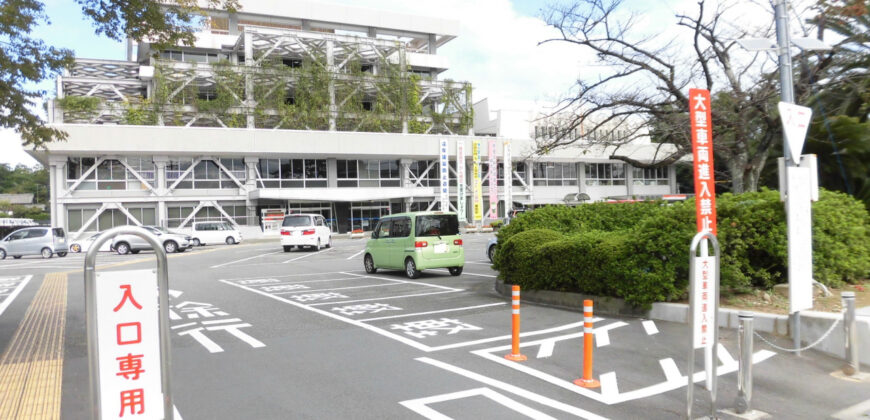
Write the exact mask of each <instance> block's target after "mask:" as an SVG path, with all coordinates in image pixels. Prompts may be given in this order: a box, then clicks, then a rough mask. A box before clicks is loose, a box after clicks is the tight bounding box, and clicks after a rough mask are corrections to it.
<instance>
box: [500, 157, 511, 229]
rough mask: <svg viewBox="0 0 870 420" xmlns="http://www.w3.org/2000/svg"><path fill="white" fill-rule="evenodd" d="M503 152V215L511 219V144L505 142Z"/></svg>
mask: <svg viewBox="0 0 870 420" xmlns="http://www.w3.org/2000/svg"><path fill="white" fill-rule="evenodd" d="M503 146H504V150H503V151H502V155H501V156H502V160H503V161H502V164H503V165H504V215H505V217H511V210H513V208H514V196H513V191H512V190H513V184H514V166H513V163H511V142H510V140H505V141H504V143H503Z"/></svg>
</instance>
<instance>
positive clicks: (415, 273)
mask: <svg viewBox="0 0 870 420" xmlns="http://www.w3.org/2000/svg"><path fill="white" fill-rule="evenodd" d="M405 275H406V276H408V278H409V279H416V278H417V277H420V270H418V269H417V264H416V263H415V262H414V259H413V258H410V257H409V258H408V259H406V260H405Z"/></svg>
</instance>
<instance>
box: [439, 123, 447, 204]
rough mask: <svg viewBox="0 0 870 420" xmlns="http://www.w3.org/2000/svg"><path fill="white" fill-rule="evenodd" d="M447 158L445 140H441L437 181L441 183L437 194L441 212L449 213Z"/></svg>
mask: <svg viewBox="0 0 870 420" xmlns="http://www.w3.org/2000/svg"><path fill="white" fill-rule="evenodd" d="M447 156H448V154H447V139H441V141H440V142H439V143H438V157H439V158H440V165H438V166H439V167H438V179H439V180H440V181H441V182H440V184H439V187H438V192H439V193H440V194H441V211H450V164H449V161H448V159H447Z"/></svg>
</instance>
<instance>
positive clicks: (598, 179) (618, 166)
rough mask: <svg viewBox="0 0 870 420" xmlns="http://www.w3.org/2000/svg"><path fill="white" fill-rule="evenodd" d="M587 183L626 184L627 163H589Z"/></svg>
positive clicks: (587, 166) (587, 165)
mask: <svg viewBox="0 0 870 420" xmlns="http://www.w3.org/2000/svg"><path fill="white" fill-rule="evenodd" d="M585 166H586V185H592V186H594V185H625V164H622V163H587V164H586V165H585Z"/></svg>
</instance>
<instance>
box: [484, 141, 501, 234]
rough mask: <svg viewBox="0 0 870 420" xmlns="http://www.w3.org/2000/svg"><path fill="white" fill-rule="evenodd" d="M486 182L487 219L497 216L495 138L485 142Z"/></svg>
mask: <svg viewBox="0 0 870 420" xmlns="http://www.w3.org/2000/svg"><path fill="white" fill-rule="evenodd" d="M487 146H488V147H487V155H486V157H487V159H488V161H487V165H486V166H487V167H488V168H489V173H488V174H487V175H488V177H487V182H488V183H489V216H487V218H489V219H497V218H498V157H496V155H495V139H489V142H488V144H487Z"/></svg>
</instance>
